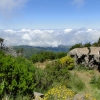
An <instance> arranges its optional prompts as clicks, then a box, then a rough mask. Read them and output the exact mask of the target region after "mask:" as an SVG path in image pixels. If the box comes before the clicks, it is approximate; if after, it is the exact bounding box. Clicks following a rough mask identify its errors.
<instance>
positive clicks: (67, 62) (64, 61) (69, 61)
mask: <svg viewBox="0 0 100 100" xmlns="http://www.w3.org/2000/svg"><path fill="white" fill-rule="evenodd" d="M60 63H61V65H62V67H67V68H68V69H73V68H74V59H73V58H71V57H70V56H65V57H62V58H61V59H60Z"/></svg>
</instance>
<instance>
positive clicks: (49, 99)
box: [44, 85, 75, 100]
mask: <svg viewBox="0 0 100 100" xmlns="http://www.w3.org/2000/svg"><path fill="white" fill-rule="evenodd" d="M74 95H75V93H74V92H73V91H72V90H70V89H68V88H66V87H65V86H62V85H60V86H57V87H54V88H52V89H50V90H49V91H48V92H47V93H46V94H45V97H44V100H66V99H69V100H72V98H73V97H74Z"/></svg>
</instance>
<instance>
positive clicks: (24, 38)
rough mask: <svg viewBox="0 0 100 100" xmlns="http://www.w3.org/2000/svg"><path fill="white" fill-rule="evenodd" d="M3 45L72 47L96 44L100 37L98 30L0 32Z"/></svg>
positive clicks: (22, 30)
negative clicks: (81, 44) (82, 44)
mask: <svg viewBox="0 0 100 100" xmlns="http://www.w3.org/2000/svg"><path fill="white" fill-rule="evenodd" d="M0 37H1V38H4V39H5V45H7V46H13V45H31V46H45V47H46V46H52V47H57V46H58V45H74V44H76V43H87V42H91V43H93V42H96V41H97V40H98V38H99V37H100V30H99V29H56V30H51V29H50V30H49V29H47V30H34V29H33V30H32V29H21V30H9V29H8V30H0Z"/></svg>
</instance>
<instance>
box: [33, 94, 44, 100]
mask: <svg viewBox="0 0 100 100" xmlns="http://www.w3.org/2000/svg"><path fill="white" fill-rule="evenodd" d="M43 97H44V94H42V93H38V92H34V99H33V100H43Z"/></svg>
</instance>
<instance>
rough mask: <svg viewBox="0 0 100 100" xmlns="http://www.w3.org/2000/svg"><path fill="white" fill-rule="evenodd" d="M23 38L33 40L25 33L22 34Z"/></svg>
mask: <svg viewBox="0 0 100 100" xmlns="http://www.w3.org/2000/svg"><path fill="white" fill-rule="evenodd" d="M22 39H24V40H31V37H30V36H29V35H28V34H24V35H23V36H22Z"/></svg>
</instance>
